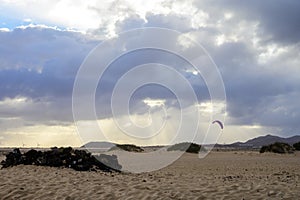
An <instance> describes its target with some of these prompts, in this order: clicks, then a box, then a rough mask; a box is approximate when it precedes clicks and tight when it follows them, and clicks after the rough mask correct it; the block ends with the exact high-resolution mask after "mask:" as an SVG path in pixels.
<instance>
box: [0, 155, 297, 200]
mask: <svg viewBox="0 0 300 200" xmlns="http://www.w3.org/2000/svg"><path fill="white" fill-rule="evenodd" d="M2 158H3V157H2ZM0 177H1V182H0V199H300V154H299V153H297V154H294V155H277V154H259V153H256V152H211V153H210V154H209V155H208V156H207V157H205V158H204V159H199V158H198V157H197V155H194V154H184V155H183V156H182V157H181V158H180V159H179V160H177V161H176V162H175V163H173V164H172V165H170V166H168V167H166V168H164V169H161V170H158V171H154V172H149V173H140V174H130V173H121V174H116V173H114V174H112V173H103V172H76V171H74V170H72V169H58V168H51V167H38V166H22V165H20V166H17V167H11V168H7V169H2V170H0Z"/></svg>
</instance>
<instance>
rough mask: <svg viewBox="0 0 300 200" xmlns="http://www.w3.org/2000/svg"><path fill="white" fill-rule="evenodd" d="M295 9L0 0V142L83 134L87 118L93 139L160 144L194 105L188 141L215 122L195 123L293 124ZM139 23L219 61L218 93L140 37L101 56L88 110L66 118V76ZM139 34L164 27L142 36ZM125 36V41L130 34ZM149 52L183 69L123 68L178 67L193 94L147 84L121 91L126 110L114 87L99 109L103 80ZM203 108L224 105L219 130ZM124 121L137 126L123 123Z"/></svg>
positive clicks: (293, 129)
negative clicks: (114, 55) (121, 52)
mask: <svg viewBox="0 0 300 200" xmlns="http://www.w3.org/2000/svg"><path fill="white" fill-rule="evenodd" d="M299 10H300V2H299V1H297V0H285V1H281V0H265V1H260V0H253V1H237V0H230V1H229V0H222V1H220V0H219V1H218V0H209V1H208V0H203V1H197V0H183V1H175V0H153V1H139V0H131V1H129V0H128V1H126V0H115V1H114V0H110V1H105V0H104V1H96V0H92V1H83V0H76V1H70V0H60V1H57V0H51V1H50V0H44V1H36V0H28V1H21V0H0V146H45V147H48V146H69V145H71V146H80V145H82V144H83V143H85V142H87V139H86V138H88V137H86V138H85V137H82V136H83V135H82V134H84V135H86V134H88V132H90V133H94V132H96V130H95V129H94V127H93V125H91V124H93V122H95V121H96V122H97V123H98V124H99V126H100V127H101V129H102V132H103V135H104V136H105V137H100V138H93V140H109V141H113V142H118V143H136V144H141V145H153V144H168V143H169V142H170V141H173V140H172V138H174V134H175V133H176V130H177V129H178V128H181V129H182V131H183V132H184V133H186V135H184V134H183V135H181V136H179V137H178V138H176V141H177V142H178V141H180V140H182V141H184V140H187V139H188V138H189V137H192V136H191V132H192V123H193V120H194V118H193V119H189V118H187V117H186V118H185V121H182V118H180V113H181V112H182V111H184V112H190V113H192V112H193V111H194V110H195V109H196V110H197V111H198V112H199V113H198V114H199V115H197V116H200V119H199V132H200V134H202V136H200V137H199V138H196V142H199V143H201V142H202V141H203V137H204V136H205V133H207V132H206V131H207V129H208V128H211V129H212V132H216V134H212V135H206V136H207V138H208V139H207V140H206V142H208V143H209V142H212V143H213V142H218V143H232V142H236V141H246V140H248V139H251V138H254V137H257V136H260V135H267V134H273V135H278V136H282V137H289V136H293V135H299V134H300V123H299V122H300V106H299V99H300V13H299ZM147 27H158V28H164V29H172V30H175V31H177V32H178V33H180V34H182V36H185V37H188V38H190V39H191V40H193V41H194V42H196V43H198V44H200V45H201V46H202V47H203V48H204V49H205V51H206V52H207V53H208V55H209V56H210V58H211V59H212V60H213V62H214V64H215V66H216V67H217V69H218V73H219V74H220V77H221V79H222V81H223V84H224V89H225V93H226V101H214V102H213V103H212V101H211V99H210V95H211V94H210V92H209V91H208V90H209V89H208V86H207V85H206V83H207V81H206V77H201V72H200V73H198V72H197V71H195V70H194V68H192V67H191V66H189V63H187V62H185V61H184V60H183V59H182V58H180V57H178V56H177V57H176V56H174V54H172V53H170V52H163V51H158V50H153V49H152V50H151V49H145V50H140V51H135V52H131V53H128V54H126V55H125V56H122V57H120V58H119V59H117V60H115V61H114V62H113V63H111V66H110V68H109V69H108V70H107V71H106V72H105V73H106V74H105V76H103V77H102V78H103V79H101V81H100V82H99V84H98V86H97V91H96V92H95V99H96V102H95V109H96V111H95V112H96V114H97V118H96V119H90V118H89V117H84V116H83V117H82V118H80V119H77V121H76V120H75V122H76V123H75V122H74V118H73V110H72V94H73V88H74V82H75V80H76V75H77V73H78V71H79V69H80V66H81V65H82V64H83V62H84V60H85V59H86V58H87V56H88V55H89V53H90V52H91V51H92V50H93V49H95V48H96V47H97V45H99V44H100V45H101V43H104V42H105V41H111V40H112V39H113V38H121V35H122V33H124V32H126V31H130V30H133V29H139V28H147ZM147 40H148V42H152V41H153V43H154V42H155V41H160V42H162V43H164V42H165V41H170V40H171V39H170V38H166V37H164V38H163V37H162V38H160V37H154V36H153V37H149V38H148V39H147ZM126 42H128V45H129V41H126ZM130 42H131V43H130V45H133V46H134V45H138V44H139V42H140V41H139V40H138V39H136V40H133V41H130ZM126 44H127V43H126ZM120 48H121V47H120V46H116V47H115V49H120ZM151 62H152V63H153V62H156V63H161V64H163V65H167V66H171V67H173V68H174V69H175V70H177V71H179V72H180V74H181V75H182V76H178V77H177V78H176V76H175V75H174V74H172V73H169V72H165V71H164V70H161V69H162V68H155V67H153V66H150V67H149V68H148V69H152V71H151V70H150V71H147V70H144V71H143V70H142V71H141V72H140V73H141V74H140V76H138V77H136V76H131V79H129V80H130V81H138V80H140V79H142V80H143V79H145V78H146V77H148V76H149V73H153V74H152V76H150V77H160V78H161V80H169V82H168V83H170V84H172V85H173V86H177V85H178V84H177V81H178V80H181V79H180V77H184V78H185V79H187V80H188V81H189V82H190V83H191V85H192V88H193V89H194V90H195V93H196V98H197V101H196V102H195V101H193V100H191V99H189V98H182V99H179V100H178V99H177V100H176V97H177V96H176V94H174V92H172V91H171V90H170V89H168V88H166V87H162V86H159V85H155V84H154V85H146V86H145V87H142V88H140V89H138V90H136V91H135V92H134V93H133V94H132V97H131V99H130V101H129V103H128V105H129V111H128V112H127V110H126V111H125V110H123V106H126V105H124V101H123V99H122V98H121V99H118V100H119V101H116V102H115V106H116V111H118V112H117V113H113V112H112V111H111V110H110V109H109V108H111V101H110V100H111V97H112V94H113V92H112V90H113V89H114V86H115V85H116V83H117V81H118V80H120V79H121V78H122V73H125V72H126V71H128V70H130V69H132V67H134V66H136V65H141V64H147V63H151ZM144 69H145V68H144ZM146 72H147V73H146ZM129 77H130V75H129ZM129 80H126V81H127V82H126V83H127V84H129V82H130V81H129ZM212 81H214V80H212ZM184 90H185V88H180V87H179V89H178V91H184ZM125 104H126V102H125ZM181 104H183V105H184V106H183V108H182V107H180V105H181ZM126 108H127V107H126ZM225 108H226V109H225ZM78 109H79V110H80V109H81V110H80V112H84V108H78ZM123 111H124V112H123ZM213 112H219V113H221V114H222V115H223V116H224V117H225V118H224V124H225V128H224V130H222V131H221V132H220V130H219V129H218V127H216V126H215V125H213V126H212V125H211V120H212V119H211V114H212V113H213ZM128 113H129V115H130V116H129V118H130V120H131V121H130V122H128V116H127V115H128ZM181 114H182V113H181ZM180 120H181V121H180ZM222 120H223V119H222ZM179 122H182V123H179ZM116 123H117V124H119V125H120V124H121V125H122V127H123V128H126V127H127V128H128V131H129V132H130V131H133V132H134V134H137V130H139V131H141V130H142V132H143V133H138V134H140V135H138V136H137V135H135V136H137V137H148V139H146V140H145V139H141V138H140V139H136V138H135V137H134V136H133V137H132V135H130V133H129V134H125V135H124V134H123V133H122V131H120V127H117V126H116ZM162 123H165V124H162ZM83 124H84V127H85V130H84V133H80V128H79V129H78V126H80V125H83ZM132 124H134V125H136V126H135V128H136V129H134V130H133V129H132V130H131V129H130V126H132ZM178 124H180V125H181V126H178ZM149 125H150V126H151V128H150V129H147V127H148V126H149ZM152 125H155V126H152ZM137 127H138V128H137ZM141 127H142V128H141ZM159 127H163V128H162V130H160V129H159ZM78 130H79V131H78ZM159 131H161V132H159ZM153 134H154V135H153ZM155 134H157V135H155ZM203 134H204V135H203ZM132 138H135V139H132ZM201 138H202V139H201ZM173 142H174V141H173Z"/></svg>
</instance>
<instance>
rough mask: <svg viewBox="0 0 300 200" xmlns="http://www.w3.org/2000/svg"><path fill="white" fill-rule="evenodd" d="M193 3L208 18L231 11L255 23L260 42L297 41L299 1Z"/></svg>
mask: <svg viewBox="0 0 300 200" xmlns="http://www.w3.org/2000/svg"><path fill="white" fill-rule="evenodd" d="M195 5H197V6H198V7H199V8H203V9H204V10H205V11H208V12H209V13H210V17H212V18H215V17H217V18H218V17H221V15H222V14H224V13H225V12H232V13H234V15H235V16H236V18H238V19H239V20H240V21H242V20H245V21H249V22H251V21H252V22H255V21H256V22H258V28H259V30H258V34H259V36H260V37H261V39H262V40H263V42H275V43H282V44H293V43H298V42H299V39H300V15H299V10H300V2H299V1H297V0H286V1H281V0H266V1H260V0H253V1H239V0H225V1H219V0H213V1H195ZM229 28H230V27H229Z"/></svg>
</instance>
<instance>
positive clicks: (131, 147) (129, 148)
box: [109, 144, 144, 152]
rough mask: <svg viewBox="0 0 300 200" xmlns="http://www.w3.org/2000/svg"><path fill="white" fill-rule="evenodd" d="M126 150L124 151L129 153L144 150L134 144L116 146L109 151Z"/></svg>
mask: <svg viewBox="0 0 300 200" xmlns="http://www.w3.org/2000/svg"><path fill="white" fill-rule="evenodd" d="M120 149H122V150H124V151H129V152H143V151H144V149H142V148H141V147H138V146H136V145H134V144H116V146H114V147H112V148H110V149H109V151H113V150H120Z"/></svg>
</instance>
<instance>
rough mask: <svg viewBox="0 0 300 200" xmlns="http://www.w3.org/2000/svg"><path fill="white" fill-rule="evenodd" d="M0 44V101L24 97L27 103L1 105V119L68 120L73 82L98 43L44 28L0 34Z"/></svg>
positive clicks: (78, 35) (65, 32) (31, 28)
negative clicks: (24, 104) (23, 104)
mask: <svg viewBox="0 0 300 200" xmlns="http://www.w3.org/2000/svg"><path fill="white" fill-rule="evenodd" d="M0 41H1V43H0V60H1V63H0V80H1V85H0V100H1V101H5V100H7V99H12V101H13V99H15V98H16V99H17V98H23V97H25V98H27V99H29V101H30V103H29V104H28V105H27V106H22V107H17V106H18V105H15V107H13V108H11V107H9V106H8V107H7V108H5V106H1V114H2V116H4V115H5V116H6V117H21V118H22V119H25V120H31V121H41V122H45V120H58V121H59V120H63V121H64V120H67V121H70V120H72V110H71V106H72V98H71V97H72V89H73V82H74V79H75V76H76V73H77V70H78V69H79V67H80V65H81V63H82V61H83V59H84V58H85V56H86V55H87V54H88V53H89V51H90V50H91V49H92V48H94V47H95V46H96V45H97V44H98V41H93V40H89V39H88V38H87V37H85V36H84V35H82V34H80V33H76V32H71V31H61V30H56V29H53V28H49V27H44V26H33V27H24V28H16V29H14V30H12V31H10V32H0ZM27 103H28V102H27ZM41 109H45V110H44V112H43V111H41Z"/></svg>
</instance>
